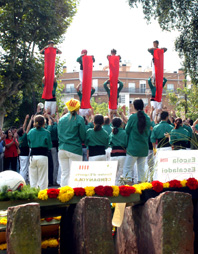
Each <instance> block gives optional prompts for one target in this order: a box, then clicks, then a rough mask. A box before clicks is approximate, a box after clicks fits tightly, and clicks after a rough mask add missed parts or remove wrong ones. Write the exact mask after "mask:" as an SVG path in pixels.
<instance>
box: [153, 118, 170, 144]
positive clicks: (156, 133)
mask: <svg viewBox="0 0 198 254" xmlns="http://www.w3.org/2000/svg"><path fill="white" fill-rule="evenodd" d="M172 129H173V126H172V125H170V124H168V123H167V122H166V121H161V122H160V123H159V124H157V125H156V126H155V127H154V128H153V130H152V132H151V142H152V143H156V141H157V140H158V139H163V138H165V136H164V134H165V133H170V132H171V130H172Z"/></svg>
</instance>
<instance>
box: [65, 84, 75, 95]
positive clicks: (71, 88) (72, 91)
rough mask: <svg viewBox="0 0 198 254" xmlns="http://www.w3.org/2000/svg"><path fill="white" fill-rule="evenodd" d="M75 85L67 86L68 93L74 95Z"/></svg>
mask: <svg viewBox="0 0 198 254" xmlns="http://www.w3.org/2000/svg"><path fill="white" fill-rule="evenodd" d="M74 92H75V89H74V84H66V93H74Z"/></svg>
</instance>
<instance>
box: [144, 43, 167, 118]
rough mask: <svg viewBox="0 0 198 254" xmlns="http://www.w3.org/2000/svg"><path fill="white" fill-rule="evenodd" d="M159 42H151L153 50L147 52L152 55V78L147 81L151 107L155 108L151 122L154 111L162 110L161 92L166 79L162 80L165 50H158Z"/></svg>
mask: <svg viewBox="0 0 198 254" xmlns="http://www.w3.org/2000/svg"><path fill="white" fill-rule="evenodd" d="M158 46H159V41H154V42H153V48H149V49H148V52H149V53H151V54H152V55H153V59H152V77H151V78H149V79H148V83H149V87H150V89H151V94H152V98H151V106H152V107H154V108H155V110H154V112H153V120H154V118H155V115H156V110H160V109H162V92H163V87H164V86H165V84H166V82H167V79H165V78H164V53H165V52H166V51H167V48H161V49H160V48H159V47H158Z"/></svg>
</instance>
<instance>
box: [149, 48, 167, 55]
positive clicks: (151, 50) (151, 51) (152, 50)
mask: <svg viewBox="0 0 198 254" xmlns="http://www.w3.org/2000/svg"><path fill="white" fill-rule="evenodd" d="M154 50H155V49H154V48H152V49H148V52H149V53H151V55H153V54H154ZM166 51H167V49H164V53H165V52H166Z"/></svg>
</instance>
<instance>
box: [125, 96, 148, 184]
mask: <svg viewBox="0 0 198 254" xmlns="http://www.w3.org/2000/svg"><path fill="white" fill-rule="evenodd" d="M133 105H134V108H135V110H136V113H135V114H132V115H131V116H130V117H129V120H128V122H127V125H126V128H125V130H126V134H127V135H128V144H127V149H126V151H127V155H126V160H125V163H124V168H123V177H124V178H126V179H128V180H129V184H132V182H133V180H134V165H135V163H136V162H137V170H138V181H139V182H142V181H143V180H144V176H145V172H144V168H145V162H146V157H147V156H148V150H149V146H148V138H149V134H150V129H151V121H150V118H149V116H148V115H147V114H146V113H144V111H143V109H144V102H143V100H142V99H135V100H134V102H133Z"/></svg>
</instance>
